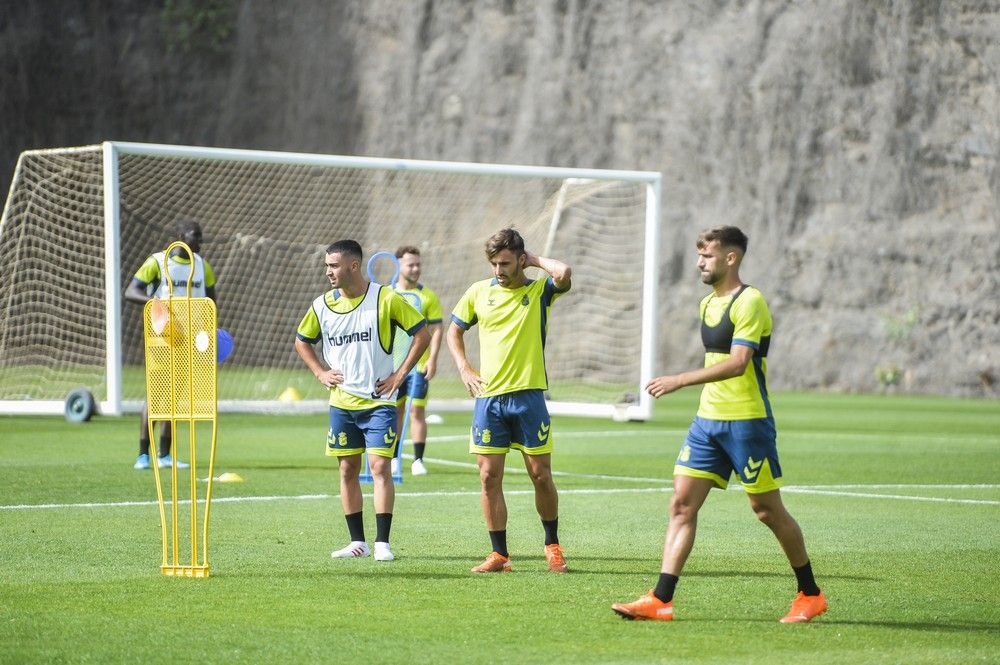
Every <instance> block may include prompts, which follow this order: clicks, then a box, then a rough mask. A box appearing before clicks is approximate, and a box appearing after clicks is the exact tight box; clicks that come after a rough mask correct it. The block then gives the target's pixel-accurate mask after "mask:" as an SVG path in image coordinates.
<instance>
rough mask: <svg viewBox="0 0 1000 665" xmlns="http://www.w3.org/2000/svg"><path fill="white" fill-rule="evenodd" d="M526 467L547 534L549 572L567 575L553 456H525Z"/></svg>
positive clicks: (536, 507)
mask: <svg viewBox="0 0 1000 665" xmlns="http://www.w3.org/2000/svg"><path fill="white" fill-rule="evenodd" d="M524 466H525V468H526V469H527V470H528V476H529V477H530V478H531V482H532V484H533V485H534V486H535V510H537V511H538V517H539V518H541V520H542V529H543V531H544V532H545V549H544V550H543V551H544V553H545V560H546V561H547V562H548V565H549V570H551V571H552V572H554V573H565V572H566V571H567V570H568V567H567V565H566V557H565V555H564V554H563V551H562V546H561V545H560V544H559V492H558V491H557V490H556V484H555V482H554V481H553V479H552V455H550V454H547V453H546V454H543V455H529V454H527V453H525V454H524Z"/></svg>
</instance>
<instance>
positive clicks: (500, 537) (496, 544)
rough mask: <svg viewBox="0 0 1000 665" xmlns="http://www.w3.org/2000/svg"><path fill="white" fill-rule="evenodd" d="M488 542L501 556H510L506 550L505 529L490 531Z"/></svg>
mask: <svg viewBox="0 0 1000 665" xmlns="http://www.w3.org/2000/svg"><path fill="white" fill-rule="evenodd" d="M490 543H491V544H492V545H493V551H494V552H496V553H497V554H500V555H503V556H510V553H508V552H507V529H504V530H503V531H490Z"/></svg>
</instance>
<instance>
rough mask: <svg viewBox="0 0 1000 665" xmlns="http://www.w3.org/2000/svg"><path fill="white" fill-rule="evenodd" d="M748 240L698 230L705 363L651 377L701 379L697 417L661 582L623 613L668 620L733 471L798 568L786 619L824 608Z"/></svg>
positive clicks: (728, 231)
mask: <svg viewBox="0 0 1000 665" xmlns="http://www.w3.org/2000/svg"><path fill="white" fill-rule="evenodd" d="M746 249H747V237H746V235H744V234H743V232H742V231H740V230H739V229H738V228H736V227H735V226H722V227H718V228H714V229H710V230H708V231H704V232H703V233H702V234H701V235H700V236H698V269H699V270H700V271H701V280H702V282H704V283H705V284H708V285H709V286H711V287H712V292H711V293H710V294H708V295H707V296H705V298H704V299H703V300H702V301H701V337H702V342H703V344H704V346H705V366H704V367H702V368H701V369H696V370H692V371H690V372H684V373H682V374H674V375H670V376H661V377H658V378H655V379H653V380H652V381H650V382H649V384H648V385H647V386H646V390H647V391H648V392H649V394H650V395H652V396H653V397H657V398H658V397H662V396H663V395H667V394H669V393H672V392H674V391H675V390H678V389H679V388H683V387H685V386H692V385H698V384H705V387H704V388H703V389H702V394H701V403H700V406H699V408H698V414H697V416H696V417H695V419H694V422H692V423H691V428H690V430H689V431H688V435H687V439H686V440H685V442H684V446H683V447H682V448H681V452H680V455H678V457H677V462H676V464H675V466H674V494H673V497H672V498H671V500H670V521H669V523H668V525H667V536H666V542H665V543H664V546H663V562H662V566H661V568H660V578H659V580H658V582H657V584H656V588H655V589H653V590H652V591H650V592H649V593H648V594H646V595H645V596H642V597H641V598H639V599H638V600H636V601H634V602H631V603H615V604H614V605H612V609H613V610H614V611H615V612H617V613H618V614H619V615H621V616H622V617H624V618H626V619H652V620H660V621H670V620H672V619H673V618H674V607H673V597H674V589H675V587H676V585H677V581H678V577H679V576H680V574H681V569H682V568H683V567H684V562H685V561H686V560H687V557H688V555H689V554H690V553H691V548H692V547H693V546H694V538H695V531H696V529H697V523H698V511H699V510H700V509H701V506H702V504H703V503H704V502H705V499H706V498H707V497H708V493H709V491H710V490H711V489H712V488H713V487H720V488H723V489H725V487H726V486H727V485H728V483H729V477H730V475H731V474H732V473H733V472H735V473H737V474H738V475H739V477H740V482H741V483H742V484H743V488H744V489H745V490H746V494H747V497H748V498H749V499H750V507H751V508H752V509H753V511H754V513H755V514H756V515H757V517H758V519H760V521H761V522H763V523H764V524H765V525H767V527H768V528H770V529H771V531H772V532H773V533H774V535H775V536H776V537H777V539H778V542H779V543H780V544H781V547H782V549H783V550H784V552H785V556H786V557H788V561H789V563H790V564H791V566H792V569H793V571H794V572H795V577H796V580H797V582H798V594H797V595H796V596H795V599H794V600H793V601H792V607H791V609H790V610H789V611H788V613H787V614H786V615H785V616H784V617H783V618H782V619H781V622H782V623H801V622H805V621H810V620H811V619H813V618H815V617H817V616H819V615H820V614H822V613H823V612H825V611H826V608H827V603H826V598H825V597H824V595H823V593H822V592H821V591H820V589H819V587H818V586H817V585H816V580H815V578H814V577H813V572H812V565H811V563H810V561H809V555H808V554H807V553H806V546H805V540H804V539H803V537H802V530H801V529H800V528H799V525H798V523H797V522H796V521H795V519H794V518H793V517H792V516H791V515H790V514H789V513H788V511H787V510H786V509H785V506H784V504H783V502H782V500H781V492H780V490H779V489H778V488H779V487H780V485H781V466H780V465H779V464H778V451H777V447H776V433H775V428H774V418H773V417H772V414H771V404H770V402H769V401H768V395H767V384H766V381H765V375H766V373H767V360H766V358H767V351H768V347H769V346H770V341H771V314H770V312H769V311H768V308H767V303H766V302H765V301H764V297H763V296H762V295H761V293H760V291H758V290H757V289H755V288H753V287H752V286H749V285H746V284H744V283H743V282H742V280H740V276H739V268H740V263H741V262H742V260H743V255H744V254H745V253H746Z"/></svg>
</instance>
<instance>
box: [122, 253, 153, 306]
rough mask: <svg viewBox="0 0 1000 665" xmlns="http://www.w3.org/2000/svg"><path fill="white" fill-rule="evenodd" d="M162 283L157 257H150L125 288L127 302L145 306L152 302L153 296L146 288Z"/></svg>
mask: <svg viewBox="0 0 1000 665" xmlns="http://www.w3.org/2000/svg"><path fill="white" fill-rule="evenodd" d="M159 283H160V264H159V263H157V261H156V257H155V256H149V257H147V258H146V260H145V261H143V263H142V265H141V266H139V269H138V270H136V271H135V275H133V276H132V281H131V282H129V284H128V286H127V287H125V300H126V301H127V302H134V303H138V304H140V305H141V304H143V303H145V302H147V301H149V300H152V299H153V298H152V296H150V295H148V294H147V293H146V287H148V286H149V285H150V284H154V285H156V284H159Z"/></svg>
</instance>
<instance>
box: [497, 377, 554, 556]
mask: <svg viewBox="0 0 1000 665" xmlns="http://www.w3.org/2000/svg"><path fill="white" fill-rule="evenodd" d="M509 397H510V399H509V402H508V404H507V405H506V409H507V418H508V423H509V425H510V429H511V431H512V432H513V435H512V436H513V438H514V439H515V442H512V443H511V448H517V449H519V450H520V451H521V452H522V453H523V455H524V466H525V468H526V469H527V470H528V475H529V476H530V477H531V482H532V484H533V485H534V487H535V509H536V510H537V511H538V516H539V517H540V518H541V520H542V529H543V530H544V532H545V548H544V550H543V551H544V553H545V558H546V560H547V561H548V564H549V570H551V571H552V572H555V573H565V572H566V570H567V568H566V558H565V557H564V556H563V551H562V546H561V545H560V544H559V531H558V529H559V492H558V491H557V490H556V484H555V481H554V480H553V478H552V455H551V453H552V445H553V443H552V442H553V439H552V422H551V420H550V418H549V411H548V407H547V406H546V405H545V395H544V393H542V391H541V390H522V391H519V392H516V393H512V394H511V395H510V396H509Z"/></svg>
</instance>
